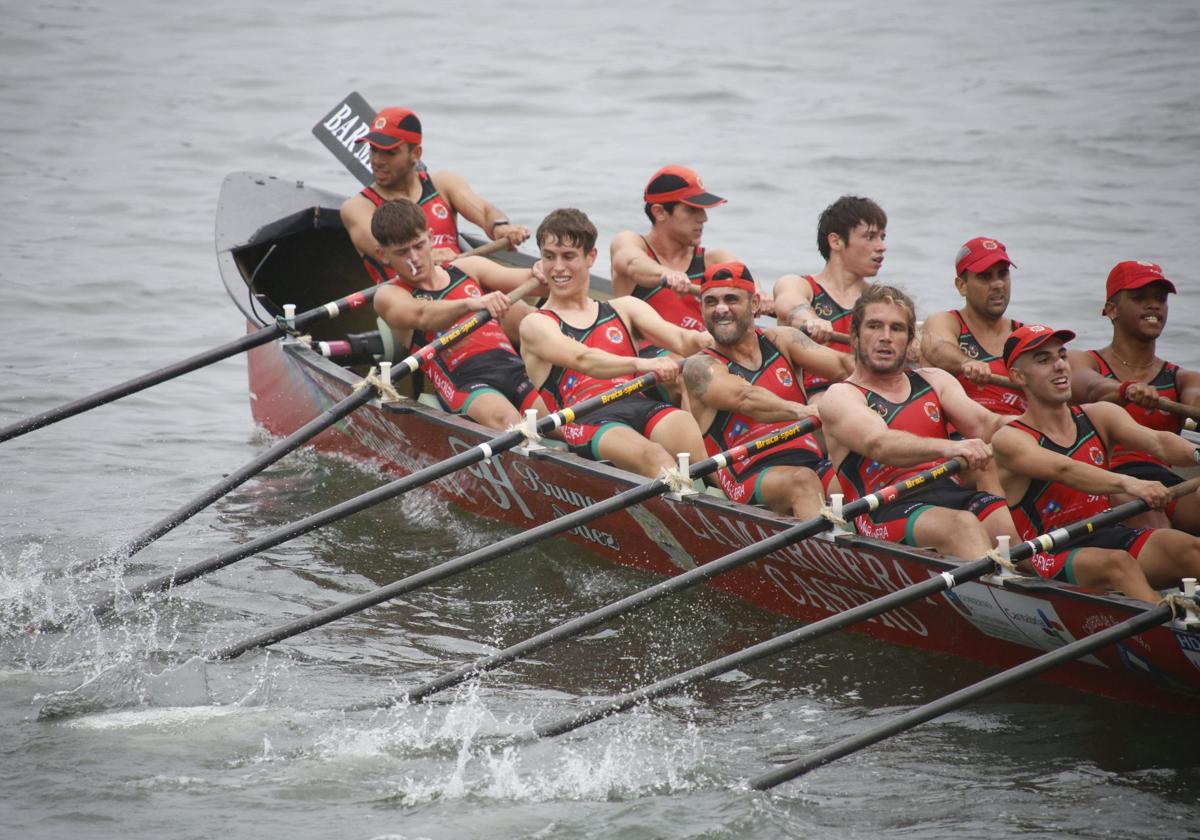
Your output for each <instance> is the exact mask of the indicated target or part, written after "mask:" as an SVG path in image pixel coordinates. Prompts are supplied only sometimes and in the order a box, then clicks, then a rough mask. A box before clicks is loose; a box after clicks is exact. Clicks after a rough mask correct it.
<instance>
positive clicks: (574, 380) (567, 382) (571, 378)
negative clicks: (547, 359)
mask: <svg viewBox="0 0 1200 840" xmlns="http://www.w3.org/2000/svg"><path fill="white" fill-rule="evenodd" d="M578 382H579V377H578V376H576V375H575V374H573V373H568V374H567V378H566V379H564V380H563V390H564V391H570V390H571V389H572V388H574V387H575V385H576V384H578Z"/></svg>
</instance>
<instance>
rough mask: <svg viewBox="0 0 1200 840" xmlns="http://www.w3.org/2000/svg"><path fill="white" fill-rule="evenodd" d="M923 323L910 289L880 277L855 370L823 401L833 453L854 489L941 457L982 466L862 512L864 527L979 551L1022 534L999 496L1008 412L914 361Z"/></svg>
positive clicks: (854, 316) (861, 311) (961, 551)
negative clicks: (997, 437)
mask: <svg viewBox="0 0 1200 840" xmlns="http://www.w3.org/2000/svg"><path fill="white" fill-rule="evenodd" d="M915 331H916V317H915V314H914V310H913V303H912V300H911V299H910V298H909V297H908V295H906V294H905V293H904V292H902V291H900V290H899V289H896V288H893V287H891V286H884V285H879V284H871V285H869V286H867V287H866V288H865V289H864V290H863V292H862V294H861V295H860V296H859V298H858V300H857V301H856V302H855V304H854V308H853V309H852V310H851V317H850V344H851V347H852V348H853V350H854V371H853V373H852V374H851V376H850V377H849V378H848V379H847V380H846V381H845V382H840V383H835V384H833V385H831V386H830V387H829V389H828V390H827V391H826V392H825V397H824V399H823V400H822V401H821V403H820V406H819V408H820V416H821V422H822V425H823V428H824V429H825V440H826V442H827V444H828V446H829V458H830V460H831V461H832V462H833V464H834V466H835V468H836V470H837V474H838V478H839V479H840V481H841V485H842V490H843V491H844V492H845V494H846V496H847V498H850V499H856V498H860V497H862V496H866V495H867V494H868V493H871V492H873V491H875V490H877V489H879V488H881V487H886V486H888V485H891V484H895V483H897V482H898V481H902V480H904V479H905V478H906V477H908V476H910V475H914V474H916V473H918V472H920V471H921V470H924V469H927V468H928V467H930V466H931V465H933V464H934V463H935V462H937V461H941V460H945V459H949V458H955V457H962V458H964V459H965V460H966V461H967V464H968V466H969V467H970V468H972V469H973V470H975V471H976V475H977V477H978V490H976V489H972V488H969V487H966V486H963V485H962V484H960V483H959V479H958V476H954V477H953V480H950V481H942V482H938V483H937V484H933V485H930V486H929V487H927V488H923V489H919V490H917V491H916V492H915V493H913V494H911V495H908V496H906V497H905V499H904V500H903V501H899V502H893V503H892V504H885V505H883V506H882V507H880V508H879V509H878V510H876V511H875V512H874V513H869V514H864V515H863V516H861V517H859V519H858V527H859V531H860V532H861V533H863V534H866V535H867V536H871V537H877V538H880V539H885V540H890V541H892V542H903V543H906V544H908V545H913V546H933V547H934V548H935V549H937V550H938V551H940V552H941V553H943V554H950V555H955V556H958V557H963V558H976V557H980V556H982V555H984V554H986V553H987V552H988V551H989V550H990V549H991V547H992V546H993V544H994V540H995V538H996V537H999V536H1009V537H1010V538H1011V537H1015V536H1016V528H1015V526H1014V525H1013V520H1012V516H1011V515H1010V514H1009V512H1008V507H1007V505H1005V503H1004V499H1002V498H1001V497H1000V496H999V493H1000V484H999V480H998V478H997V476H996V471H995V463H994V461H993V460H992V447H991V445H990V441H991V439H992V435H993V434H995V432H996V430H997V429H999V428H1000V427H1001V426H1002V425H1003V422H1004V421H1003V418H1001V417H1000V416H999V415H997V414H993V413H992V412H990V411H988V410H987V409H986V408H984V407H983V406H981V405H979V403H977V402H975V401H974V400H972V399H970V398H969V397H968V396H967V395H966V393H964V392H963V389H962V386H961V385H959V384H958V380H957V379H955V378H954V377H952V376H951V375H950V374H948V373H946V371H944V370H940V369H938V368H920V369H918V370H907V369H906V357H907V353H908V349H909V345H910V344H911V342H912V339H913V334H914V333H915ZM947 423H953V424H954V427H955V428H956V429H958V431H959V432H961V433H962V435H963V436H964V437H963V439H962V440H951V439H950V437H949V434H948V430H947V428H946V425H947Z"/></svg>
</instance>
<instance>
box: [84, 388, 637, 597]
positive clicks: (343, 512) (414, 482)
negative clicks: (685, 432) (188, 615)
mask: <svg viewBox="0 0 1200 840" xmlns="http://www.w3.org/2000/svg"><path fill="white" fill-rule="evenodd" d="M657 381H658V377H657V375H655V374H653V373H646V374H643V375H642V376H639V377H638V378H636V379H632V380H630V381H629V382H626V383H624V384H623V385H620V386H618V387H616V388H613V389H611V390H609V391H606V392H605V393H603V394H599V395H597V396H594V397H590V398H589V399H586V400H583V401H582V402H580V403H579V404H578V405H574V406H568V407H567V408H564V409H561V410H560V411H557V412H555V413H554V414H551V415H549V416H547V417H543V418H542V419H541V420H539V421H538V422H537V432H538V433H539V434H543V435H544V434H548V433H549V432H551V431H553V430H555V429H557V428H559V427H560V426H561V425H562V424H563V423H564V422H573V421H574V419H575V418H578V417H583V416H585V415H587V414H588V413H590V412H592V411H595V410H596V409H598V408H600V407H601V406H604V405H608V404H609V403H611V402H614V401H616V400H619V399H622V398H623V397H627V396H630V395H632V394H636V393H638V392H639V391H643V390H645V389H646V388H648V387H650V386H651V385H653V384H654V383H655V382H657ZM523 440H525V435H524V433H523V432H521V431H517V430H514V431H511V432H504V433H503V434H501V435H498V436H496V437H494V438H492V439H491V440H488V441H486V442H484V443H481V444H478V445H476V446H473V447H471V448H470V449H467V450H464V451H463V452H460V453H458V454H457V455H453V456H451V457H449V458H447V459H446V460H444V461H439V462H438V463H436V464H432V465H430V466H428V467H426V468H424V469H422V470H418V471H417V472H415V473H411V474H410V475H407V476H404V477H403V478H399V479H396V480H395V481H393V482H391V483H389V484H385V485H384V486H382V487H377V488H376V489H374V490H370V491H368V492H366V493H363V494H362V495H360V496H356V497H355V498H353V499H349V500H347V501H345V502H342V503H340V504H337V505H334V506H333V507H331V508H328V509H326V510H323V511H321V512H320V513H315V514H313V515H312V516H308V517H306V518H304V519H302V520H300V521H299V522H295V523H293V524H291V525H287V526H285V527H283V528H279V529H277V530H275V531H272V532H271V533H270V534H267V535H265V536H262V537H259V538H258V539H254V540H251V541H250V542H248V543H245V544H244V545H240V546H238V547H237V548H234V549H231V550H229V551H226V552H225V553H223V554H219V555H217V556H216V557H213V558H210V559H208V560H204V561H201V562H199V563H194V564H192V565H191V566H187V567H185V568H183V569H179V570H176V571H175V572H172V573H171V574H167V575H160V576H159V577H156V578H153V579H152V580H148V581H145V582H144V583H141V584H138V585H137V586H134V587H132V588H130V589H129V590H128V591H127V592H126V593H125V595H126V596H128V597H132V598H137V597H140V596H143V595H148V594H151V593H154V592H163V591H165V590H167V589H171V588H172V587H175V586H180V585H182V584H184V583H187V582H189V581H192V580H195V579H196V578H198V577H201V576H202V575H206V574H208V573H209V572H214V571H217V570H218V569H223V568H225V567H226V566H229V565H232V564H233V563H236V562H237V561H239V560H243V559H245V558H247V557H250V556H251V555H253V554H257V553H258V552H260V551H264V550H266V549H268V548H273V547H275V546H277V545H280V544H281V543H284V542H287V541H288V540H291V539H295V538H296V537H299V536H303V535H304V534H307V533H309V532H310V531H314V530H316V529H317V528H321V527H323V526H325V525H329V524H331V523H333V522H337V521H338V520H340V519H345V518H346V517H347V516H350V515H352V514H355V513H358V512H359V511H362V510H366V509H367V508H369V507H373V506H374V505H377V504H380V503H381V502H386V501H388V500H390V499H394V498H396V497H397V496H400V495H402V494H404V493H407V492H408V491H409V490H412V489H413V488H415V487H420V486H422V485H424V484H428V483H429V482H431V481H436V480H438V479H439V478H443V477H445V476H447V475H449V474H451V473H453V472H457V471H458V470H461V469H463V468H465V467H469V466H471V465H472V464H476V463H479V462H480V461H485V460H487V459H488V458H491V457H492V456H493V455H499V454H501V453H503V452H507V451H508V450H510V449H512V448H513V447H514V446H517V445H518V444H520V443H521V442H522V441H523ZM118 601H119V597H117V596H114V597H111V598H108V599H105V600H104V601H99V602H97V603H94V604H91V605H89V606H88V607H85V609H86V611H87V612H90V613H91V614H92V615H95V616H101V615H105V614H107V613H110V612H112V611H113V609H114V608H115V607H116V605H117V603H118Z"/></svg>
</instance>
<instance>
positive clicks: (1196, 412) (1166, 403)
mask: <svg viewBox="0 0 1200 840" xmlns="http://www.w3.org/2000/svg"><path fill="white" fill-rule="evenodd" d="M988 384H989V385H998V386H1000V387H1001V388H1016V389H1017V390H1018V391H1019V390H1020V388H1018V387H1017V386H1016V385H1014V384H1013V381H1012V380H1011V379H1009V378H1008V377H1007V376H1001V375H1000V374H998V373H993V374H991V375H990V376H989V377H988ZM1158 410H1159V411H1165V412H1166V413H1167V414H1174V415H1176V416H1179V417H1182V418H1184V423H1183V427H1184V428H1185V429H1187V430H1188V431H1189V432H1194V431H1196V429H1197V428H1200V427H1198V426H1197V422H1198V421H1200V406H1194V405H1188V404H1187V403H1181V402H1176V401H1175V400H1169V399H1167V398H1166V397H1159V398H1158Z"/></svg>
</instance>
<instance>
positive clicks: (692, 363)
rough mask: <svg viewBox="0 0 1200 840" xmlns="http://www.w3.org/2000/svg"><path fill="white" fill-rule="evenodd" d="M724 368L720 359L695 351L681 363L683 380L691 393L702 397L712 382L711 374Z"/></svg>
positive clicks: (713, 374)
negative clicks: (695, 352) (694, 353)
mask: <svg viewBox="0 0 1200 840" xmlns="http://www.w3.org/2000/svg"><path fill="white" fill-rule="evenodd" d="M724 369H725V366H724V365H722V364H721V360H720V359H715V358H713V357H712V356H710V355H708V354H707V353H697V354H696V355H694V356H689V357H688V358H687V359H686V360H685V361H684V363H683V382H684V384H685V385H686V386H687V389H688V391H690V392H691V393H692V394H693V395H695V396H700V397H702V396H703V395H704V392H705V391H706V390H707V389H708V386H709V385H710V384H711V383H712V380H713V376H715V375H716V374H717V373H719V372H720V371H722V370H724Z"/></svg>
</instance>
